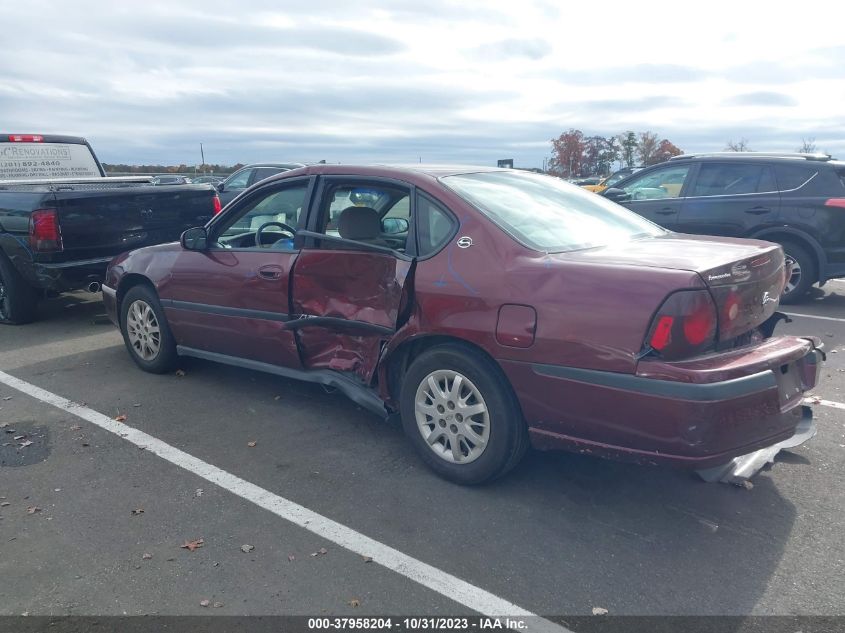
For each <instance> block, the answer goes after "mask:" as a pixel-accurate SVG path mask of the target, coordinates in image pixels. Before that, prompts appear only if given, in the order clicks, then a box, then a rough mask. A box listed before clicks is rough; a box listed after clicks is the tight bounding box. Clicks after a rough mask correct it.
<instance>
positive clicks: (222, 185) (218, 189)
mask: <svg viewBox="0 0 845 633" xmlns="http://www.w3.org/2000/svg"><path fill="white" fill-rule="evenodd" d="M215 186H216V187H217V191H223V188H224V186H225V183H222V182H221V183H220V184H218V185H215Z"/></svg>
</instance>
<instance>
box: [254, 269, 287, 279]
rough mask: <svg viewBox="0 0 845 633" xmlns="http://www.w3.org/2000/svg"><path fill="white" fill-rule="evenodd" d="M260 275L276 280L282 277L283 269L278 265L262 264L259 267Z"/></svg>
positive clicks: (263, 277)
mask: <svg viewBox="0 0 845 633" xmlns="http://www.w3.org/2000/svg"><path fill="white" fill-rule="evenodd" d="M258 276H259V277H261V278H262V279H270V280H273V281H275V280H277V279H281V278H282V269H281V268H279V267H278V266H262V267H261V268H259V269H258Z"/></svg>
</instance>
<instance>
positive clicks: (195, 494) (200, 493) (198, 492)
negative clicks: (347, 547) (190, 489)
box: [194, 488, 203, 497]
mask: <svg viewBox="0 0 845 633" xmlns="http://www.w3.org/2000/svg"><path fill="white" fill-rule="evenodd" d="M202 493H203V490H202V488H197V491H196V492H195V493H194V496H195V497H201V496H202Z"/></svg>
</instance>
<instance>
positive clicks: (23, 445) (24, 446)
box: [21, 440, 32, 448]
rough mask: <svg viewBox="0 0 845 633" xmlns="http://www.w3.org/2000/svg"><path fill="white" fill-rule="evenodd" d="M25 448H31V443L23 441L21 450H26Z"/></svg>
mask: <svg viewBox="0 0 845 633" xmlns="http://www.w3.org/2000/svg"><path fill="white" fill-rule="evenodd" d="M27 446H32V442H30V441H29V440H24V441H23V442H21V448H26V447H27Z"/></svg>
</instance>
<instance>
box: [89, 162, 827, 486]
mask: <svg viewBox="0 0 845 633" xmlns="http://www.w3.org/2000/svg"><path fill="white" fill-rule="evenodd" d="M786 273H787V270H786V265H785V262H784V255H783V252H782V250H781V248H780V247H779V246H778V245H776V244H772V243H768V242H761V241H752V240H741V239H729V238H708V237H701V236H689V235H679V234H675V233H671V232H668V231H665V230H664V229H662V228H660V227H658V226H656V225H654V224H652V223H651V222H649V221H647V220H645V219H643V218H641V217H640V216H638V215H636V214H634V213H632V212H630V211H628V210H627V209H624V208H623V207H621V206H619V205H617V204H615V203H613V202H610V201H608V200H606V199H604V198H601V197H599V196H595V195H593V194H591V193H589V192H585V191H582V190H581V189H579V188H578V187H574V186H571V185H568V184H566V183H564V182H562V181H561V180H559V179H556V178H552V177H547V176H540V175H535V174H528V173H522V172H518V171H514V170H499V169H486V168H448V167H431V168H424V167H421V166H419V167H418V166H415V167H413V168H391V167H348V166H329V165H317V166H311V167H306V168H303V169H297V170H294V171H290V172H287V173H285V174H283V175H280V176H277V177H274V178H271V179H268V180H265V181H263V182H262V183H260V184H258V185H256V186H254V187H253V188H251V189H249V190H247V191H246V192H245V193H244V194H242V195H241V196H239V197H238V198H237V199H236V200H234V201H233V202H232V203H231V204H230V205H228V206H227V207H226V208H225V209H224V210H223V212H222V213H220V214H219V215H218V216H216V217H215V218H214V219H213V220H211V221H210V222H209V223H208V224H207V225H206V226H204V227H197V228H193V229H190V230H188V231H186V232H185V233H184V234H183V236H182V240H181V243H179V244H175V243H174V244H165V245H160V246H152V247H148V248H142V249H139V250H135V251H132V252H130V253H127V254H124V255H121V256H119V257H117V258H116V259H115V260H113V261H112V263H111V265H110V266H109V269H108V273H107V278H106V283H105V285H104V286H103V299H104V301H105V304H106V307H107V309H108V311H109V314H110V315H111V318H112V320H113V321H114V322H115V323H116V324H118V325H119V327H120V329H121V330H122V332H123V336H124V340H125V342H126V347H127V349H128V350H129V353H130V355H131V357H132V359H133V360H134V361H135V362H136V363H137V364H138V365H139V366H140V367H141V368H142V369H144V370H146V371H151V372H164V371H169V370H172V369H173V367H174V363H175V362H176V359H177V357H178V356H180V355H182V356H193V357H197V358H202V359H207V360H213V361H218V362H222V363H228V364H231V365H236V366H239V367H245V368H249V369H255V370H261V371H266V372H270V373H273V374H277V375H280V376H286V377H293V378H299V379H303V380H308V381H313V382H318V383H322V384H324V385H330V386H333V387H335V388H337V389H338V390H340V391H342V392H343V393H345V394H346V395H347V396H349V397H350V398H351V399H352V400H354V401H355V402H356V403H358V404H360V405H362V406H364V407H367V408H368V409H371V410H372V411H374V412H376V413H378V414H380V415H383V416H385V417H387V416H390V415H393V414H396V415H398V417H400V418H401V421H402V424H403V426H404V428H405V431H406V434H407V436H408V438H409V439H410V441H411V443H412V444H413V445H414V446H415V448H416V450H417V451H418V453H419V455H420V456H421V457H422V459H423V460H424V461H425V462H426V463H427V464H428V465H429V466H430V467H431V468H432V469H434V470H435V471H436V472H437V473H439V474H440V475H442V476H444V477H446V478H448V479H450V480H452V481H456V482H459V483H466V484H472V483H480V482H483V481H486V480H489V479H491V478H493V477H496V476H499V475H502V474H503V473H505V472H507V471H508V470H509V469H511V468H512V467H513V466H515V465H516V464H517V463H518V462H519V460H520V458H521V457H522V456H523V454H524V453H525V451H526V449H527V448H528V446H529V445H532V446H534V447H536V448H539V449H566V450H573V451H577V452H583V453H590V454H593V455H598V456H605V457H612V458H616V459H628V460H634V461H637V462H641V463H655V464H670V465H678V466H683V467H687V468H690V469H695V470H698V471H700V472H702V473H703V475H704V476H705V478H708V479H723V480H733V479H735V478H737V477H743V476H747V475H748V474H749V473H753V471H755V470H756V469H758V468H759V467H760V466H761V465H762V463H764V462H765V461H767V460H769V459H771V457H773V455H774V452H777V450H778V449H779V448H780V447H782V446H789V445H794V444H796V443H799V442H800V441H803V440H804V439H806V438H807V437H809V436H811V435H812V433H813V432H814V428H813V426H812V419H811V418H812V416H811V414H810V413H809V409H808V408H807V407H804V406H802V400H803V394H804V393H805V392H806V391H807V390H808V389H811V388H812V387H813V386H814V385H815V384H816V380H817V377H818V373H819V367H820V361H821V359H822V355H821V352H820V348H821V345H820V342H819V341H818V340H817V339H814V338H812V337H794V336H773V330H774V328H775V325H776V324H777V322H778V320H779V319H781V318H784V317H783V315H780V314H779V313H777V312H776V309H777V306H778V297H779V296H780V294H781V292H782V290H783V287H784V283H785V279H786Z"/></svg>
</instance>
